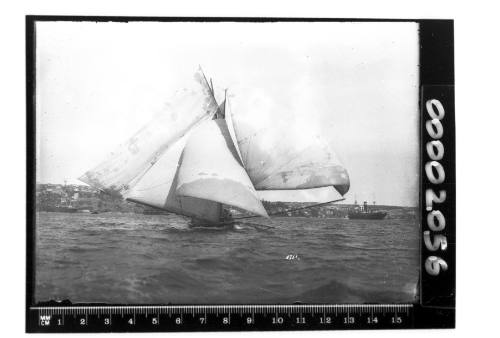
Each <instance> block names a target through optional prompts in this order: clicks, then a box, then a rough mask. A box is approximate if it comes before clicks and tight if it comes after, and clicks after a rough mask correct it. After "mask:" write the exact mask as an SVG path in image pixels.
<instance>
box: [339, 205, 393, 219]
mask: <svg viewBox="0 0 500 338" xmlns="http://www.w3.org/2000/svg"><path fill="white" fill-rule="evenodd" d="M373 205H375V201H374V202H373ZM385 216H387V212H385V211H381V210H376V209H372V208H369V207H368V202H367V201H364V202H363V205H358V202H357V201H354V208H353V209H351V210H349V212H348V213H347V217H348V218H349V219H384V218H385Z"/></svg>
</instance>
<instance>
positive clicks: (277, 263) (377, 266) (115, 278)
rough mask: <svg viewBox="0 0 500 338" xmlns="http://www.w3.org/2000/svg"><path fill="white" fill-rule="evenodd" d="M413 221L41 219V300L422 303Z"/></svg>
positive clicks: (141, 217)
mask: <svg viewBox="0 0 500 338" xmlns="http://www.w3.org/2000/svg"><path fill="white" fill-rule="evenodd" d="M418 243H419V241H418V226H417V224H416V222H415V221H410V220H394V219H391V220H384V221H362V220H356V221H354V220H346V219H314V218H273V219H271V220H265V219H260V218H256V219H251V220H249V221H242V222H238V223H236V224H231V225H227V226H223V227H217V228H207V227H193V226H191V225H190V223H189V220H187V219H185V218H182V217H177V216H174V215H136V214H122V213H104V214H97V215H93V214H64V213H44V212H42V213H39V214H38V215H37V229H36V287H35V298H36V301H46V300H50V299H55V300H61V299H70V300H71V301H73V302H104V303H154V304H158V303H177V304H179V303H182V304H200V303H214V304H221V303H279V304H283V303H295V302H300V303H353V302H354V303H381V302H391V303H392V302H413V301H415V296H416V284H417V280H418V264H419V262H418Z"/></svg>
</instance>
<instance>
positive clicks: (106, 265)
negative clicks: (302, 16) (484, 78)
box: [28, 17, 454, 331]
mask: <svg viewBox="0 0 500 338" xmlns="http://www.w3.org/2000/svg"><path fill="white" fill-rule="evenodd" d="M32 24H33V36H31V38H32V39H33V41H32V42H33V51H32V67H33V68H32V73H31V75H29V74H28V76H31V80H32V81H31V82H30V81H28V83H29V84H30V83H31V84H32V86H33V96H32V101H31V102H32V110H31V111H32V116H31V118H32V120H33V121H32V122H33V135H32V137H33V154H32V155H33V158H32V164H33V172H32V174H33V176H32V177H31V180H32V182H33V193H34V195H33V199H32V202H33V208H32V218H31V219H32V225H31V228H30V229H31V230H30V231H31V235H32V237H31V244H32V247H31V248H28V250H32V251H31V252H32V260H31V261H30V262H31V266H29V267H28V269H31V272H32V275H30V276H28V278H30V277H31V280H29V281H28V288H31V289H30V290H31V292H30V296H31V298H30V300H31V306H34V307H38V308H43V307H47V306H49V307H50V306H56V307H57V306H66V307H71V306H77V305H82V306H106V305H109V306H112V305H113V306H141V305H144V306H152V307H154V306H160V305H161V306H166V307H168V306H191V307H192V308H193V309H194V308H196V309H198V308H197V306H203V305H213V306H222V307H223V306H225V305H227V306H229V305H231V306H244V305H252V306H274V307H275V308H276V307H279V306H289V305H290V306H299V307H300V306H305V305H311V304H314V305H317V306H326V305H332V304H335V306H337V307H336V308H335V309H336V310H335V312H332V315H331V317H330V315H328V316H327V315H325V313H323V312H321V314H320V312H311V313H310V314H308V315H307V316H306V315H304V316H303V315H302V314H301V315H300V316H299V317H297V318H295V316H292V317H293V318H292V319H290V320H293V322H294V325H295V324H296V325H300V324H305V323H306V320H307V321H318V325H319V324H330V323H336V322H337V321H338V322H339V324H338V325H337V326H335V325H333V327H331V328H330V329H338V328H339V325H343V324H346V325H349V324H355V322H356V323H357V321H363V324H364V325H368V326H369V325H370V324H373V325H375V326H376V325H377V323H378V321H379V319H378V318H377V316H376V315H374V314H373V312H371V314H370V313H368V312H366V313H367V314H368V315H367V317H366V316H364V315H363V314H364V313H365V312H363V311H364V310H363V309H364V308H363V306H365V305H369V304H372V305H374V306H375V305H377V304H387V305H388V306H392V308H391V309H392V310H390V311H389V313H392V315H391V316H389V315H387V316H386V315H385V312H384V316H386V317H387V318H385V317H384V318H385V319H384V320H387V323H388V324H387V325H389V324H392V325H394V326H397V324H401V323H402V326H404V327H409V326H407V325H412V324H410V323H408V324H407V323H405V321H406V318H404V317H400V316H399V312H401V313H402V314H404V313H408V311H409V310H408V309H409V308H411V307H412V306H417V305H419V304H423V303H424V302H423V298H422V297H423V295H422V292H423V289H422V288H423V287H425V285H427V284H426V283H427V282H429V283H434V279H436V278H441V277H439V276H443V274H444V275H446V274H447V273H448V274H451V273H454V268H453V267H451V266H450V264H453V263H454V256H453V255H454V251H453V253H452V254H451V255H452V257H453V258H452V261H451V262H450V261H447V260H446V257H448V256H447V254H448V253H449V252H447V251H446V250H447V248H449V246H450V245H452V246H453V245H454V240H453V241H451V242H450V238H449V237H448V239H447V238H446V237H445V236H444V235H446V233H444V232H443V231H445V232H446V231H447V230H448V229H451V228H450V227H451V224H452V223H451V221H450V220H449V219H447V220H446V221H447V222H448V223H446V226H448V229H446V230H444V229H445V216H447V215H448V214H445V216H443V214H444V211H443V213H441V212H440V211H439V210H437V209H439V205H440V203H452V201H453V200H452V197H453V196H454V195H453V194H454V190H453V191H452V192H451V193H450V189H454V185H453V187H451V186H452V183H454V181H453V180H454V178H453V176H452V175H453V174H452V173H450V172H449V171H450V169H449V168H450V167H446V165H449V166H453V165H454V162H446V161H447V160H441V159H442V158H443V152H444V154H446V156H452V155H450V153H451V152H452V149H450V148H447V143H444V141H443V143H441V141H440V139H441V137H442V136H443V128H444V133H445V137H450V138H451V137H452V136H450V135H452V134H451V132H450V130H451V129H452V128H453V127H454V126H453V124H452V122H446V121H452V120H446V118H449V119H451V118H453V117H452V115H453V112H452V110H451V108H450V105H451V104H452V103H451V104H448V102H449V100H450V97H451V96H450V97H447V98H443V97H442V96H439V95H441V94H436V95H438V96H435V97H430V98H429V99H427V98H426V95H435V94H434V93H437V92H438V91H439V90H441V89H442V87H439V86H438V87H432V88H427V87H426V86H425V85H427V84H428V85H434V84H439V85H443V84H446V83H423V82H422V69H421V66H422V62H424V61H425V57H424V56H423V54H422V53H423V52H422V50H423V49H422V39H423V38H422V36H424V34H427V33H423V28H422V26H421V25H422V24H421V23H420V22H418V21H411V20H407V21H405V20H399V21H398V20H394V21H389V20H386V21H384V20H379V21H377V20H361V21H356V20H350V21H349V20H338V21H335V20H318V21H314V20H305V21H300V20H279V19H276V20H265V19H262V20H244V19H241V20H202V19H197V20H182V19H176V20H158V21H155V20H141V19H140V18H136V19H133V20H123V19H122V20H113V19H110V20H105V19H102V20H91V19H89V20H86V19H82V18H80V19H74V20H71V18H65V19H64V20H58V19H57V18H54V19H50V18H43V17H42V20H37V19H36V18H35V19H33V21H32ZM452 43H453V41H451V44H452ZM422 60H424V61H422ZM452 62H453V60H451V69H452V67H453V64H452ZM426 76H427V75H426ZM448 85H451V86H452V85H453V83H448ZM445 89H446V90H448V89H449V86H448V87H447V88H445ZM443 90H444V89H443ZM446 90H445V91H444V93H449V90H448V91H446ZM440 93H443V91H441V92H440ZM446 95H448V94H446ZM451 100H452V99H451ZM445 117H446V118H445ZM427 119H428V120H429V121H428V122H427V124H426V120H427ZM450 123H451V124H450ZM426 128H427V129H426ZM426 130H427V131H426ZM422 131H424V133H423V132H422ZM427 138H429V140H427ZM430 138H432V139H430ZM451 140H452V139H451ZM452 141H453V140H452ZM443 144H445V145H444V146H443ZM453 149H454V148H453ZM422 154H424V155H422ZM427 154H428V155H427ZM28 156H29V154H28ZM446 158H449V157H446ZM445 171H446V175H447V176H446V180H447V181H445ZM426 175H427V176H426ZM450 180H451V181H450ZM425 182H428V184H430V185H433V189H434V190H431V189H430V188H429V189H426V188H425V187H426V186H425V184H426V183H425ZM443 182H444V183H443ZM443 184H444V186H443ZM422 187H424V188H422ZM443 187H444V188H443ZM443 189H444V190H443ZM445 190H446V191H445ZM443 191H444V193H443ZM446 193H447V194H448V195H446ZM450 208H454V206H453V207H450ZM450 210H454V209H450ZM453 220H454V219H453ZM424 230H425V231H424ZM450 231H451V230H450ZM443 234H444V235H443ZM28 243H30V241H28ZM424 245H427V248H428V249H429V250H430V251H432V252H431V253H430V254H429V255H427V256H423V252H422V247H423V246H424ZM453 248H454V246H453ZM440 251H444V252H445V253H443V254H442V255H441V254H440V253H439V252H440ZM422 267H424V270H425V269H427V270H426V271H427V272H425V271H423V270H422ZM423 273H426V274H427V276H428V277H425V278H423V277H422V274H423ZM438 275H439V276H438ZM450 276H451V275H450ZM450 276H448V277H446V278H448V279H447V280H449V278H452V279H453V280H454V275H453V276H451V277H450ZM423 284H424V285H423ZM453 287H454V286H453ZM450 297H454V295H450ZM453 299H454V298H453ZM353 304H358V305H360V308H359V309H358V310H354V308H353V310H351V312H355V313H356V315H352V316H351V315H349V310H348V309H350V307H349V306H351V305H353ZM217 308H219V307H217ZM337 309H338V311H339V313H340V311H343V310H346V309H347V310H346V311H347V317H345V316H341V315H340V314H337ZM360 309H361V310H360ZM193 311H194V310H193ZM221 311H222V310H221ZM315 311H316V310H315ZM332 311H333V310H332ZM356 311H357V312H356ZM370 311H372V310H370ZM154 312H155V311H152V312H151V313H150V314H148V313H146V317H145V318H147V319H144V320H147V321H150V322H151V318H152V324H158V321H162V320H163V318H162V317H161V314H160V312H158V313H157V314H155V313H154ZM274 312H276V314H273V318H272V324H281V323H283V322H286V321H287V320H289V318H288V317H290V314H289V313H288V316H287V315H286V314H285V315H284V316H285V317H284V318H285V319H283V317H280V316H279V314H278V312H279V311H277V310H276V311H275V310H273V313H274ZM103 313H104V312H103ZM130 313H131V312H126V315H125V316H127V314H130ZM189 313H190V312H189ZM221 313H223V311H222V312H221ZM51 314H52V315H53V313H51V312H47V313H44V315H43V316H40V317H37V321H38V323H35V324H34V326H36V325H42V326H43V325H44V324H46V325H58V324H59V325H61V320H59V322H55V319H54V318H55V317H54V318H53V319H52V320H51ZM89 314H92V312H89ZM93 314H99V312H94V313H93ZM336 314H337V315H336ZM148 315H149V317H148ZM164 315H165V316H166V318H167V317H168V316H169V314H167V312H165V314H164ZM87 316H88V314H87V313H85V317H82V319H79V320H80V324H81V325H89V324H91V323H90V319H88V317H87ZM103 316H104V315H103ZM121 316H122V318H123V312H122V314H121ZM184 316H185V317H187V316H188V315H187V314H185V315H184ZM381 316H382V315H381ZM189 317H191V314H189ZM198 317H199V315H195V313H194V312H193V318H195V319H196V321H197V325H200V324H206V322H204V320H203V317H201V318H200V321H198V319H197V318H198ZM239 317H241V316H238V320H240V318H239ZM337 317H338V318H337ZM57 318H59V317H57ZM75 318H77V317H75ZM78 318H80V317H78ZM96 318H97V317H96ZM99 318H100V317H99ZM103 318H107V317H103ZM113 318H114V317H113ZM127 318H128V317H127ZM172 318H173V317H172ZM172 318H171V320H174V321H177V322H172V323H173V324H172V325H175V324H179V325H180V324H183V323H184V321H188V319H184V317H182V318H181V317H178V318H176V319H172ZM232 318H236V314H231V313H230V316H229V317H223V316H222V315H221V316H220V320H221V321H222V322H221V323H223V324H231V322H230V321H231V319H232ZM242 318H243V319H242V320H245V318H247V320H249V321H247V322H246V323H245V324H248V325H251V324H258V323H256V320H255V318H254V317H253V315H252V317H245V316H243V317H242ZM280 318H281V319H280ZM111 319H112V318H111V317H109V318H108V321H107V322H106V323H105V324H106V325H107V324H110V320H111ZM96 320H98V319H96ZM99 320H101V319H99ZM126 320H127V321H129V322H128V324H130V325H131V326H132V325H134V324H136V317H135V314H134V317H133V319H132V317H131V319H130V320H129V319H126ZM169 320H170V319H169ZM193 320H194V319H193ZM206 320H207V319H206V317H205V321H206ZM233 320H235V321H236V319H233ZM270 320H271V319H270ZM155 321H156V322H155ZM165 321H166V319H165ZM208 321H210V320H208ZM280 321H281V322H280ZM380 321H382V317H380ZM150 324H151V323H150ZM62 325H64V324H62ZM75 325H76V324H75ZM242 325H243V324H242ZM443 325H444V324H443ZM447 325H448V324H447ZM451 325H453V324H451ZM368 328H369V327H368ZM37 330H38V329H36V330H35V331H37ZM102 330H104V331H105V330H106V329H102ZM126 330H127V329H125V331H126ZM130 330H133V329H132V328H130ZM146 330H150V329H146ZM166 330H169V329H166ZM172 330H175V328H174V329H172Z"/></svg>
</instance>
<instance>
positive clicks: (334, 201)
mask: <svg viewBox="0 0 500 338" xmlns="http://www.w3.org/2000/svg"><path fill="white" fill-rule="evenodd" d="M341 201H345V198H340V199H336V200H333V201H328V202H323V203H318V204H313V205H308V206H305V207H300V208H295V209H289V210H283V211H278V212H274V213H272V214H268V215H269V216H276V215H279V214H283V213H285V212H294V211H298V210H304V209H310V208H314V207H319V206H322V205H326V204H330V203H336V202H341ZM256 217H261V216H258V215H252V216H243V217H234V218H233V219H232V220H233V221H234V220H239V219H245V218H256Z"/></svg>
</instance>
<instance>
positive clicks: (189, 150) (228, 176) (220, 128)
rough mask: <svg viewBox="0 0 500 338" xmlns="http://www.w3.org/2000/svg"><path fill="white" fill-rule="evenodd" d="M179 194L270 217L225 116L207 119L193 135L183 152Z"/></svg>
mask: <svg viewBox="0 0 500 338" xmlns="http://www.w3.org/2000/svg"><path fill="white" fill-rule="evenodd" d="M176 193H177V195H178V196H184V197H195V198H200V199H205V200H212V201H217V202H220V203H224V204H228V205H232V206H235V207H238V208H241V209H244V210H247V211H250V212H251V213H254V214H257V215H260V216H264V217H267V213H266V210H265V209H264V206H263V205H262V203H261V201H260V199H259V197H258V195H257V193H256V191H255V189H254V187H253V185H252V182H251V181H250V178H249V177H248V175H247V173H246V171H245V169H244V168H243V167H242V165H241V162H240V160H239V157H238V154H237V153H236V149H235V147H234V145H233V142H232V140H231V137H230V135H229V131H228V129H227V125H226V121H225V120H223V119H217V120H213V121H210V122H206V123H204V124H203V125H201V126H200V127H199V128H196V130H194V131H193V132H192V134H191V135H190V137H189V141H188V142H187V144H186V146H185V148H184V152H183V154H182V162H181V165H180V167H179V175H178V181H177V190H176Z"/></svg>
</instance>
